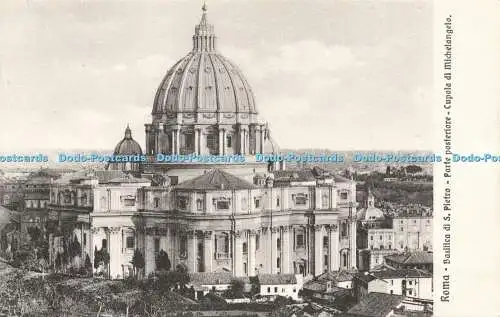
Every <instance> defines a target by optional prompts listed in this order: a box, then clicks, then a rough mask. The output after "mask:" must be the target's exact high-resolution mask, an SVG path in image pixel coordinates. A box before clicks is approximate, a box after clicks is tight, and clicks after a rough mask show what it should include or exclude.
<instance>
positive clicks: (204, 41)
mask: <svg viewBox="0 0 500 317" xmlns="http://www.w3.org/2000/svg"><path fill="white" fill-rule="evenodd" d="M202 9H203V14H202V17H201V21H200V23H199V24H198V25H196V26H195V29H194V35H193V38H192V41H193V46H192V50H191V51H190V52H189V53H188V54H187V55H186V56H184V57H183V58H181V59H180V60H179V61H178V62H177V63H175V64H174V66H173V67H171V68H170V69H169V70H168V71H167V74H166V75H165V77H164V78H163V80H162V81H161V83H160V86H159V88H158V89H157V91H156V95H155V98H154V102H153V111H152V113H151V114H152V122H151V123H150V124H146V153H147V155H155V154H158V153H162V154H163V153H165V154H192V153H196V154H210V155H232V154H240V155H253V154H257V153H275V152H276V151H277V150H278V146H277V144H276V142H274V140H273V138H272V137H271V136H270V129H269V126H268V124H267V122H265V121H264V120H262V119H261V118H260V117H259V116H258V114H257V108H256V106H255V97H254V94H253V91H252V88H251V87H250V85H249V84H248V81H247V79H246V78H245V76H244V75H243V73H242V72H241V70H240V69H239V68H238V67H237V66H236V65H235V64H234V63H233V62H231V61H230V60H229V59H227V58H226V57H224V56H223V55H221V54H220V53H219V51H217V47H216V41H217V38H216V36H215V33H214V26H213V25H212V24H209V23H208V20H207V7H206V5H204V6H203V8H202Z"/></svg>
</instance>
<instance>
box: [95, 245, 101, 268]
mask: <svg viewBox="0 0 500 317" xmlns="http://www.w3.org/2000/svg"><path fill="white" fill-rule="evenodd" d="M101 262H102V256H101V251H98V250H97V246H96V247H95V248H94V269H96V270H97V269H98V268H99V266H100V265H101Z"/></svg>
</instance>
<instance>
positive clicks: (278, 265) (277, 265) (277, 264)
mask: <svg viewBox="0 0 500 317" xmlns="http://www.w3.org/2000/svg"><path fill="white" fill-rule="evenodd" d="M280 264H281V261H280V258H279V257H278V258H276V267H277V268H278V269H279V268H280ZM277 291H278V289H277V288H276V290H275V292H277Z"/></svg>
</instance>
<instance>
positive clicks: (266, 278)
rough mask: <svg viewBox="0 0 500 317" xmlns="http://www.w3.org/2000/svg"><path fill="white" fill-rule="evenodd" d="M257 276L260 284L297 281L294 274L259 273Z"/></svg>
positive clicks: (293, 282)
mask: <svg viewBox="0 0 500 317" xmlns="http://www.w3.org/2000/svg"><path fill="white" fill-rule="evenodd" d="M258 278H259V282H260V285H286V284H296V283H297V278H296V277H295V275H294V274H260V275H258Z"/></svg>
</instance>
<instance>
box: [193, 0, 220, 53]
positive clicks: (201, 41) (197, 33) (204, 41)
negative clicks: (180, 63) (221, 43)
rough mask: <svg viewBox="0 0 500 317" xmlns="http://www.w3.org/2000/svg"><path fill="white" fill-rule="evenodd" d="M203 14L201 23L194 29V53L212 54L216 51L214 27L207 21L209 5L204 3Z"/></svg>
mask: <svg viewBox="0 0 500 317" xmlns="http://www.w3.org/2000/svg"><path fill="white" fill-rule="evenodd" d="M201 10H202V11H203V14H202V16H201V20H200V23H199V24H198V25H197V26H196V27H195V28H194V35H193V51H198V52H199V51H201V52H211V51H215V39H216V37H215V33H214V26H213V25H212V24H209V23H208V20H207V3H206V1H205V2H203V6H202V7H201Z"/></svg>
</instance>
